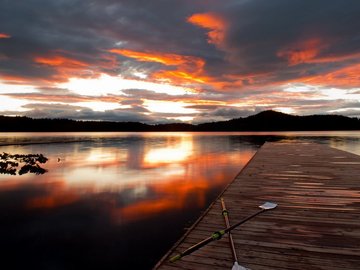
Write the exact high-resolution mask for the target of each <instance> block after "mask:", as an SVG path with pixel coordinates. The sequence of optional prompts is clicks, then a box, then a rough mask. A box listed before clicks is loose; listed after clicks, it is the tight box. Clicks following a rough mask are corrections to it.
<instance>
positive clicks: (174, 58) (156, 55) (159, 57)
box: [110, 49, 205, 68]
mask: <svg viewBox="0 0 360 270" xmlns="http://www.w3.org/2000/svg"><path fill="white" fill-rule="evenodd" d="M110 52H112V53H116V54H120V55H123V56H126V57H129V58H134V59H136V60H138V61H142V62H155V63H161V64H163V65H166V66H184V65H188V66H190V65H194V66H195V67H196V68H202V67H203V66H204V65H205V61H204V60H202V59H201V58H199V57H194V56H187V55H180V54H172V53H161V52H139V51H133V50H125V49H111V50H110Z"/></svg>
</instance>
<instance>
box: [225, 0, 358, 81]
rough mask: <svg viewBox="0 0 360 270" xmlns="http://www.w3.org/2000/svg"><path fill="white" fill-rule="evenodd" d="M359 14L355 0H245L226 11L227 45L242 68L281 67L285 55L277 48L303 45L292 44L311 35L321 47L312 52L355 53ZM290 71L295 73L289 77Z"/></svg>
mask: <svg viewBox="0 0 360 270" xmlns="http://www.w3.org/2000/svg"><path fill="white" fill-rule="evenodd" d="M359 13H360V2H359V1H356V0H350V1H345V2H344V1H337V0H331V1H324V0H315V1H303V0H292V1H287V0H275V1H267V0H253V1H247V2H245V3H244V4H241V5H238V6H237V8H233V9H232V10H231V11H230V12H229V13H228V14H227V17H228V18H229V19H230V21H231V26H230V28H229V30H228V35H227V39H226V41H225V43H226V49H227V50H228V51H229V53H230V54H231V57H232V60H233V61H237V62H238V63H239V70H243V71H248V70H251V71H271V70H275V71H276V70H278V69H281V68H283V67H284V66H283V65H284V61H286V59H282V58H279V56H278V55H277V53H278V52H279V51H280V50H285V49H291V48H294V49H295V50H296V49H298V50H300V49H304V50H305V49H306V48H302V47H301V46H300V47H297V45H299V44H301V42H304V41H306V40H311V39H319V44H315V45H314V46H315V47H316V46H318V47H319V48H314V49H319V50H320V51H319V53H318V55H317V57H325V56H341V55H348V54H355V53H359V46H358V45H357V43H358V41H359V37H360V32H359V29H360V20H359V19H358V14H359ZM293 69H295V71H297V70H296V69H298V68H296V67H294V68H293ZM321 69H326V67H325V66H321ZM316 71H319V70H316ZM295 75H297V76H299V73H297V72H295V74H292V77H294V76H295ZM290 77H291V76H290Z"/></svg>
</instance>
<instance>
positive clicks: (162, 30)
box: [0, 0, 360, 124]
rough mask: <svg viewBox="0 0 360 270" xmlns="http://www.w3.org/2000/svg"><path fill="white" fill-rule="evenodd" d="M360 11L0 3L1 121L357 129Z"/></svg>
mask: <svg viewBox="0 0 360 270" xmlns="http://www.w3.org/2000/svg"><path fill="white" fill-rule="evenodd" d="M359 14H360V1H358V0H346V1H344V0H291V1H290V0H271V1H269V0H225V1H224V0H223V1H221V0H151V1H149V0H18V1H14V0H0V115H8V116H15V115H19V116H28V117H33V118H45V117H46V118H70V119H76V120H108V121H139V122H143V123H150V124H154V123H169V122H187V123H202V122H210V121H222V120H228V119H232V118H238V117H245V116H248V115H253V114H256V113H258V112H261V111H264V110H269V109H272V110H277V111H280V112H284V113H290V114H296V115H309V114H341V115H346V116H351V117H360V19H359Z"/></svg>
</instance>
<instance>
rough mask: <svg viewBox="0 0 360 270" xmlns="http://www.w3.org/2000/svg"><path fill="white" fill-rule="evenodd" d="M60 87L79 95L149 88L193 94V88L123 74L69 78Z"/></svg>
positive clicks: (173, 93)
mask: <svg viewBox="0 0 360 270" xmlns="http://www.w3.org/2000/svg"><path fill="white" fill-rule="evenodd" d="M56 86H57V87H59V88H65V89H68V90H70V91H72V92H74V93H76V94H79V95H87V96H102V95H108V94H113V95H119V94H123V95H124V92H123V90H133V89H139V90H147V91H153V92H156V93H162V94H168V95H189V94H193V91H194V90H193V89H190V88H186V87H181V86H174V85H170V84H165V83H156V82H149V81H143V80H134V79H132V80H131V79H125V78H123V77H121V76H110V75H107V74H101V75H100V76H99V77H98V78H90V79H89V78H87V79H84V78H69V80H68V82H66V83H59V84H57V85H56Z"/></svg>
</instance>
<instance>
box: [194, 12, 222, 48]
mask: <svg viewBox="0 0 360 270" xmlns="http://www.w3.org/2000/svg"><path fill="white" fill-rule="evenodd" d="M187 21H188V22H189V23H192V24H194V25H196V26H199V27H202V28H205V29H207V30H209V32H208V38H209V39H208V42H209V43H212V44H215V45H217V46H221V45H222V44H223V42H224V39H225V31H226V28H227V22H226V21H225V19H224V18H222V17H221V16H219V15H217V14H215V13H197V14H194V15H192V16H190V17H189V18H187Z"/></svg>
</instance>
